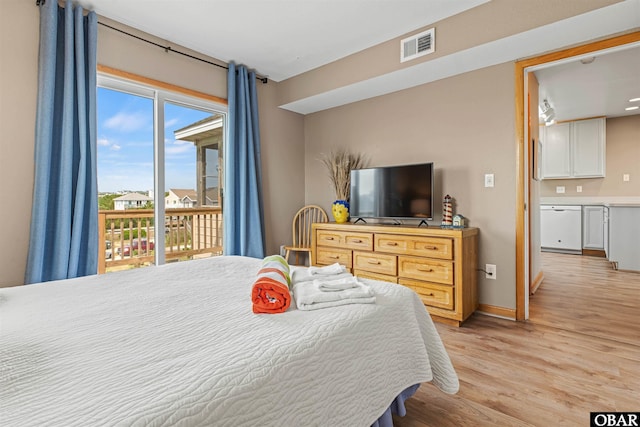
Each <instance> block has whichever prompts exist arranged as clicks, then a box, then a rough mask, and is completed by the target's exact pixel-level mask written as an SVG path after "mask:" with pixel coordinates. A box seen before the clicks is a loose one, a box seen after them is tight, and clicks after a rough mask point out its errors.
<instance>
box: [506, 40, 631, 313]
mask: <svg viewBox="0 0 640 427" xmlns="http://www.w3.org/2000/svg"><path fill="white" fill-rule="evenodd" d="M639 41H640V31H636V32H633V33H629V34H624V35H621V36H617V37H612V38H608V39H605V40H599V41H596V42H591V43H587V44H584V45H581V46H576V47H572V48H568V49H564V50H561V51H557V52H552V53H548V54H545V55H541V56H537V57H534V58H528V59H524V60H521V61H517V62H516V63H515V85H516V87H515V92H516V96H515V111H516V165H517V166H516V320H519V321H523V320H526V318H527V317H528V313H527V312H528V310H527V307H528V289H529V285H530V283H529V282H530V280H529V277H528V275H529V270H530V268H531V266H530V261H529V259H530V258H529V251H530V250H531V248H530V247H529V244H530V243H529V242H530V241H531V238H530V237H531V235H530V233H531V229H530V227H529V214H528V210H527V209H526V207H528V206H529V196H530V194H529V192H530V188H529V182H530V181H531V176H532V175H531V173H532V171H531V162H530V161H529V153H528V152H527V150H528V149H529V146H530V144H525V138H527V139H528V135H527V133H528V132H527V131H526V130H525V126H526V124H527V123H528V120H526V114H528V108H527V105H526V103H527V99H528V96H526V95H528V94H526V93H525V82H526V76H527V73H528V71H527V68H529V67H533V66H536V65H542V64H546V63H549V62H554V61H559V60H563V59H567V58H571V57H573V56H580V55H585V54H589V53H593V52H597V51H601V50H605V49H610V48H614V47H618V46H623V45H626V44H631V43H636V42H639Z"/></svg>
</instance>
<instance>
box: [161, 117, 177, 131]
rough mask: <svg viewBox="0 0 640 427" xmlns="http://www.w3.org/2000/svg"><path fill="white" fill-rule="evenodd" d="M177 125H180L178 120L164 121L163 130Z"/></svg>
mask: <svg viewBox="0 0 640 427" xmlns="http://www.w3.org/2000/svg"><path fill="white" fill-rule="evenodd" d="M178 123H180V119H170V120H166V121H165V122H164V127H165V129H166V128H169V127H171V126H175V125H177V124H178Z"/></svg>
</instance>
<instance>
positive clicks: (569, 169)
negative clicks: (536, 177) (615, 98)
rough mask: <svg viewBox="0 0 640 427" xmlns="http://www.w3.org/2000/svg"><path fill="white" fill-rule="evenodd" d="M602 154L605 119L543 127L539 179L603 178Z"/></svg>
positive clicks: (603, 151)
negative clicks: (540, 175)
mask: <svg viewBox="0 0 640 427" xmlns="http://www.w3.org/2000/svg"><path fill="white" fill-rule="evenodd" d="M605 154H606V120H605V118H597V119H588V120H577V121H572V122H564V123H559V124H556V125H552V126H545V127H544V128H543V131H542V159H541V174H542V178H543V179H567V178H598V177H604V176H605Z"/></svg>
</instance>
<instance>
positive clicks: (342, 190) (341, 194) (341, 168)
mask: <svg viewBox="0 0 640 427" xmlns="http://www.w3.org/2000/svg"><path fill="white" fill-rule="evenodd" d="M321 160H322V163H324V165H325V166H326V167H327V172H328V174H329V178H330V179H331V183H332V184H333V187H334V189H335V191H336V200H349V195H350V193H351V170H352V169H361V168H363V167H364V156H363V155H362V154H354V153H352V152H350V151H349V150H348V149H346V148H338V149H337V150H334V151H331V152H330V153H329V154H324V155H323V157H322V159H321Z"/></svg>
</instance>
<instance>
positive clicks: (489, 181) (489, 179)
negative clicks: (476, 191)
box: [484, 173, 495, 187]
mask: <svg viewBox="0 0 640 427" xmlns="http://www.w3.org/2000/svg"><path fill="white" fill-rule="evenodd" d="M494 183H495V181H494V176H493V174H492V173H486V174H484V186H485V187H493V185H494Z"/></svg>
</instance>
